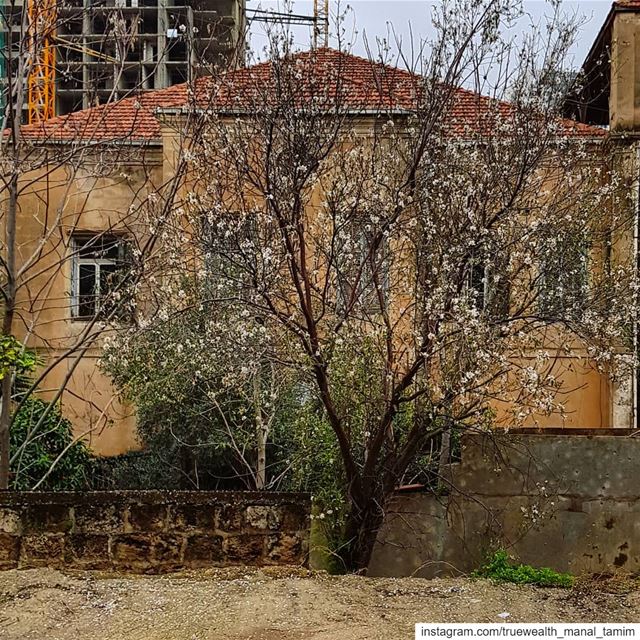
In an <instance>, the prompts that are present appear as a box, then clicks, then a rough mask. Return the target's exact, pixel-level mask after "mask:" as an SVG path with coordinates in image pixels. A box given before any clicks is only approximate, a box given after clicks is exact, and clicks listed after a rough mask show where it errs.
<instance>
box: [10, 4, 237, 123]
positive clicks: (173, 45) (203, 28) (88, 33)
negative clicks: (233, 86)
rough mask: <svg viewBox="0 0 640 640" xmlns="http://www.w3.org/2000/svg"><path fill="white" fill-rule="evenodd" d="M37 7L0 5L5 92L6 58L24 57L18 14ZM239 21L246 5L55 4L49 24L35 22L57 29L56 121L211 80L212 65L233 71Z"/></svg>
mask: <svg viewBox="0 0 640 640" xmlns="http://www.w3.org/2000/svg"><path fill="white" fill-rule="evenodd" d="M36 2H38V0H11V1H9V0H4V2H3V0H0V10H1V13H3V14H4V20H0V50H2V51H0V58H2V59H3V63H2V64H1V65H0V73H2V74H3V75H4V76H5V78H4V80H5V85H6V80H7V77H8V74H9V73H11V67H12V66H14V65H11V64H10V60H11V58H13V59H14V60H17V57H18V55H19V52H20V51H24V42H23V43H22V45H21V42H20V40H21V36H20V33H21V29H22V32H24V27H21V24H23V25H24V21H23V12H24V11H25V10H26V9H29V10H32V9H31V7H32V5H33V3H36ZM244 16H245V2H244V0H193V1H190V0H66V1H65V2H60V3H56V7H55V17H53V18H52V16H48V17H45V19H44V20H41V22H42V23H47V22H48V24H50V25H55V26H54V27H52V28H51V31H52V34H51V41H52V45H51V46H53V47H54V48H55V70H54V71H52V75H53V74H55V114H56V115H62V114H66V113H69V112H71V111H76V110H78V109H85V108H87V107H90V106H93V105H96V104H100V103H104V102H108V101H112V100H118V99H120V98H122V97H124V96H126V95H131V94H132V93H135V92H138V91H150V90H153V89H162V88H165V87H168V86H171V85H174V84H179V83H181V82H185V81H188V80H190V79H192V78H193V77H194V76H197V75H202V74H206V73H209V72H210V71H211V68H212V67H213V66H215V65H224V66H227V65H229V64H238V62H239V61H241V60H242V57H243V56H242V52H243V45H244V31H245V19H244ZM22 39H24V38H22ZM21 46H22V49H21ZM46 46H48V45H46ZM9 47H10V48H11V49H12V51H11V52H9V50H8V49H9ZM0 82H1V79H0ZM26 100H28V98H26ZM26 108H27V105H25V110H26Z"/></svg>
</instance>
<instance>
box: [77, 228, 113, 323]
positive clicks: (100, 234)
mask: <svg viewBox="0 0 640 640" xmlns="http://www.w3.org/2000/svg"><path fill="white" fill-rule="evenodd" d="M100 240H102V242H103V243H104V242H105V241H106V240H109V241H113V242H114V244H115V245H116V246H117V248H118V257H117V258H96V257H91V258H87V257H82V256H81V255H80V252H81V250H82V249H83V248H84V247H86V246H87V245H88V244H89V243H91V242H92V241H93V242H97V241H100ZM70 246H71V319H72V320H77V321H87V320H93V319H98V318H100V313H101V304H100V296H101V292H100V286H101V280H102V278H101V274H102V267H106V266H108V267H114V270H115V271H116V272H117V271H118V270H119V269H122V268H123V266H125V264H126V259H125V251H126V236H125V235H124V234H122V233H115V232H104V231H96V232H91V231H78V232H75V233H72V234H71V237H70ZM83 265H90V266H93V267H95V269H94V287H96V286H97V292H95V293H94V295H93V302H92V304H93V313H91V314H81V313H80V297H81V296H80V270H81V267H82V266H83Z"/></svg>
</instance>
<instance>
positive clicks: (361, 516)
mask: <svg viewBox="0 0 640 640" xmlns="http://www.w3.org/2000/svg"><path fill="white" fill-rule="evenodd" d="M378 493H379V495H378ZM378 493H377V494H376V495H372V496H371V497H370V498H369V499H368V500H367V501H366V502H365V503H364V504H362V505H357V504H354V503H352V504H351V509H350V511H349V515H348V516H347V522H346V525H345V547H344V549H343V550H342V552H341V553H340V557H341V558H342V561H343V563H344V565H345V569H346V570H347V571H354V572H356V573H362V574H366V572H367V569H368V567H369V561H370V560H371V554H372V553H373V548H374V546H375V543H376V539H377V537H378V531H379V530H380V527H381V526H382V523H383V520H384V505H385V502H386V499H387V497H388V496H386V495H384V492H383V491H379V492H378Z"/></svg>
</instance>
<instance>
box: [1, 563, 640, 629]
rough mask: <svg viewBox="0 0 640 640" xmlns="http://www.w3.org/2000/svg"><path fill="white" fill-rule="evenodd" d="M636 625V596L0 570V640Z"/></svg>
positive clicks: (345, 580)
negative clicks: (474, 625)
mask: <svg viewBox="0 0 640 640" xmlns="http://www.w3.org/2000/svg"><path fill="white" fill-rule="evenodd" d="M504 613H508V614H509V616H508V620H509V621H513V622H607V621H609V622H640V592H638V591H630V592H626V593H607V592H606V589H605V590H603V589H602V588H600V587H594V586H589V587H585V588H581V589H573V590H560V589H539V588H535V587H517V586H513V585H495V584H492V583H490V582H487V581H484V580H465V579H446V580H444V579H443V580H431V581H428V580H421V579H407V578H405V579H376V578H359V577H356V576H341V577H332V576H328V575H325V574H311V573H309V572H306V571H296V570H293V571H283V570H278V571H275V570H274V571H266V570H265V571H258V570H253V571H250V570H244V569H235V570H215V571H214V570H209V571H202V572H190V573H183V574H174V575H168V576H139V577H138V576H133V577H122V576H108V575H97V574H76V575H64V574H62V573H59V572H57V571H52V570H47V569H41V570H31V571H6V572H0V638H2V640H5V639H6V640H18V639H19V640H27V639H30V640H34V639H36V640H85V639H86V640H93V639H94V638H95V639H96V640H98V639H99V640H152V639H153V640H302V639H313V640H365V639H366V640H372V639H376V640H377V639H380V640H408V639H412V638H413V624H414V623H415V622H416V621H421V622H501V621H502V620H503V618H501V617H500V614H504Z"/></svg>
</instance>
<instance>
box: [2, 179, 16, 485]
mask: <svg viewBox="0 0 640 640" xmlns="http://www.w3.org/2000/svg"><path fill="white" fill-rule="evenodd" d="M8 191H9V198H8V203H7V217H6V223H5V247H6V251H7V254H6V258H5V274H4V275H5V279H6V282H5V285H4V291H3V293H4V296H3V297H4V316H3V318H2V333H3V334H4V335H6V336H8V335H12V333H13V316H14V313H15V304H16V281H15V265H16V216H17V212H18V176H17V174H15V175H14V176H13V177H12V179H11V181H10V182H9V187H8ZM12 383H13V370H11V369H9V370H8V371H5V376H4V378H3V379H2V408H1V409H0V491H6V490H7V489H8V488H9V450H10V444H11V441H10V428H11V388H12V386H13V384H12Z"/></svg>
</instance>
